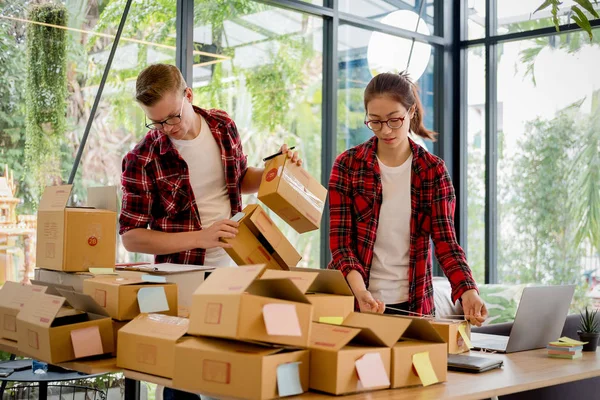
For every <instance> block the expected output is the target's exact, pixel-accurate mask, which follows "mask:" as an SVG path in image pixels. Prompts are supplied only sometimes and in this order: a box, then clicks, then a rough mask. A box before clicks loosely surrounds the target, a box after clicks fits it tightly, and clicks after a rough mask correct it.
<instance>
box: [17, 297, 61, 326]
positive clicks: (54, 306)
mask: <svg viewBox="0 0 600 400" xmlns="http://www.w3.org/2000/svg"><path fill="white" fill-rule="evenodd" d="M64 303H65V298H64V297H59V296H52V295H50V294H45V293H33V294H32V295H31V297H30V298H29V300H28V301H27V303H25V305H24V306H23V308H22V309H21V312H19V315H18V316H17V319H18V320H20V321H24V322H29V323H31V324H34V325H38V326H42V327H45V328H49V327H50V325H52V321H54V318H56V314H58V312H59V311H60V309H61V307H62V306H63V304H64Z"/></svg>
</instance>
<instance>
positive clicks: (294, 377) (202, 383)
mask: <svg viewBox="0 0 600 400" xmlns="http://www.w3.org/2000/svg"><path fill="white" fill-rule="evenodd" d="M308 369H309V351H308V350H300V349H290V348H281V347H274V346H263V345H258V344H250V343H243V342H234V341H227V340H222V339H214V338H205V337H202V338H192V339H191V340H188V341H185V342H183V343H180V344H178V345H177V346H176V347H175V377H174V378H173V386H174V387H176V388H178V389H182V390H186V391H190V392H200V393H202V394H206V395H210V396H214V397H217V398H223V397H233V398H239V399H250V400H265V399H274V398H278V397H284V396H289V395H295V394H300V393H303V392H305V391H307V390H308V378H309V371H308Z"/></svg>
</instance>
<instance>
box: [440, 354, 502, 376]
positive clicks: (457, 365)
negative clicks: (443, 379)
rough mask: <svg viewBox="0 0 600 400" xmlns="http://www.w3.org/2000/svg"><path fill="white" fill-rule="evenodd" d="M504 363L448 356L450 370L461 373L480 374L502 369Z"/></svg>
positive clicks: (493, 360)
mask: <svg viewBox="0 0 600 400" xmlns="http://www.w3.org/2000/svg"><path fill="white" fill-rule="evenodd" d="M502 364H503V361H502V360H497V359H494V358H486V357H475V356H463V355H460V354H448V369H449V370H451V371H459V372H472V373H479V372H485V371H489V370H492V369H496V368H500V367H502Z"/></svg>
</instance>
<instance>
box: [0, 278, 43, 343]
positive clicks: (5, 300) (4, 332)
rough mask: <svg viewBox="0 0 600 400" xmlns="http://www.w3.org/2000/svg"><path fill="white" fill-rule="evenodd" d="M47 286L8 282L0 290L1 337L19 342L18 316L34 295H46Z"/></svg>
mask: <svg viewBox="0 0 600 400" xmlns="http://www.w3.org/2000/svg"><path fill="white" fill-rule="evenodd" d="M45 291H46V287H45V286H37V285H23V284H21V283H17V282H11V281H6V282H4V284H3V285H2V289H0V336H1V337H2V338H4V339H10V340H15V341H16V340H17V338H18V336H17V315H18V314H19V311H21V309H22V308H23V307H24V306H25V303H27V301H29V298H30V297H31V296H32V295H33V293H44V292H45Z"/></svg>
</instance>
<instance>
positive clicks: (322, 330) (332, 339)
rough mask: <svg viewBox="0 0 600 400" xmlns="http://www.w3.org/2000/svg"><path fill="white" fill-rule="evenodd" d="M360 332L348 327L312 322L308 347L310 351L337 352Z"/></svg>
mask: <svg viewBox="0 0 600 400" xmlns="http://www.w3.org/2000/svg"><path fill="white" fill-rule="evenodd" d="M360 331H361V329H357V328H351V327H348V326H339V325H330V324H320V323H318V322H313V323H312V324H311V327H310V338H309V339H310V340H309V344H308V347H309V348H311V349H321V350H330V351H338V350H340V349H341V348H342V347H344V346H346V345H347V344H348V343H350V341H351V340H352V339H354V338H355V337H356V335H358V334H359V333H360Z"/></svg>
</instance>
